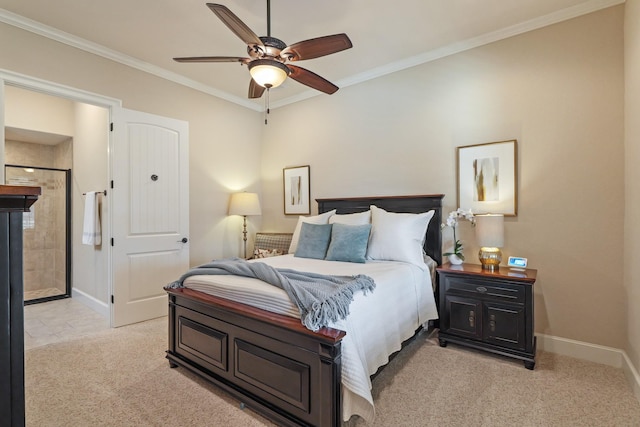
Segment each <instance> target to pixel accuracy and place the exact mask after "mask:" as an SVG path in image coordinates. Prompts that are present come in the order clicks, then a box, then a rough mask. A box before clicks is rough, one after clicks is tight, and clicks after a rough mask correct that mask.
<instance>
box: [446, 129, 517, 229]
mask: <svg viewBox="0 0 640 427" xmlns="http://www.w3.org/2000/svg"><path fill="white" fill-rule="evenodd" d="M517 149H518V141H517V140H515V139H511V140H507V141H498V142H489V143H486V144H476V145H467V146H462V147H457V148H456V152H457V163H456V175H457V187H458V188H457V190H458V194H457V203H458V208H463V209H471V210H472V211H473V213H474V214H485V213H494V214H503V215H504V216H516V215H517V214H518V185H517V183H518V168H517V164H518V158H517Z"/></svg>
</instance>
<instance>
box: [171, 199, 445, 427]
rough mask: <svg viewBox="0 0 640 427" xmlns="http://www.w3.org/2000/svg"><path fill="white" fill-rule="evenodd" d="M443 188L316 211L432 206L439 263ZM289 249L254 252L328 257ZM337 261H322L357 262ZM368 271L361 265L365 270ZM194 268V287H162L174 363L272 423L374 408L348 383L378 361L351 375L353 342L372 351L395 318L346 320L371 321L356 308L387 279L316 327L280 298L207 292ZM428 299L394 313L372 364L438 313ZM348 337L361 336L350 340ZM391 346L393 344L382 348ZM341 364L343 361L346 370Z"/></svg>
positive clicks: (333, 417) (315, 264) (327, 419)
mask: <svg viewBox="0 0 640 427" xmlns="http://www.w3.org/2000/svg"><path fill="white" fill-rule="evenodd" d="M442 197H443V196H442V195H427V196H400V197H367V198H364V197H363V198H348V199H318V200H317V202H318V212H319V214H326V213H330V212H331V211H333V210H335V213H336V214H337V215H346V214H351V213H360V212H365V211H368V210H369V209H370V206H371V205H374V206H377V207H378V208H380V209H383V210H386V211H388V212H398V213H423V212H427V211H433V212H434V213H433V217H432V218H431V220H430V221H429V227H428V229H427V232H426V238H425V239H424V245H423V247H424V252H425V253H426V254H427V255H428V256H429V257H430V258H431V259H432V260H433V261H434V263H435V264H437V265H440V264H441V261H442V253H441V237H440V223H441V219H442V215H441V200H442ZM295 258H296V257H293V256H292V255H285V256H280V257H274V258H272V259H268V260H262V259H261V260H257V261H260V262H265V261H267V262H268V263H269V264H271V265H273V266H274V267H276V268H280V267H288V266H289V265H290V264H289V262H290V261H297V262H301V264H296V265H298V266H303V267H301V268H305V269H307V268H308V270H309V271H311V270H313V269H319V272H322V273H325V272H326V271H325V270H324V269H325V268H329V267H326V266H327V265H331V263H332V262H334V261H320V260H315V259H298V260H296V259H295ZM369 264H371V266H370V267H372V268H373V272H372V273H371V275H372V277H374V276H375V275H378V276H377V277H380V280H381V282H384V280H385V279H384V277H386V276H385V275H386V273H380V271H383V270H384V269H385V268H387V266H386V264H385V265H383V263H379V264H375V262H372V263H370V262H367V263H366V264H361V267H362V268H364V267H365V266H369ZM397 264H402V263H397ZM336 266H337V269H334V270H329V271H336V272H335V273H334V274H338V273H339V274H352V272H357V271H359V270H358V268H359V267H358V266H357V265H355V264H354V263H345V262H338V263H337V264H336ZM404 267H405V268H409V267H407V266H404ZM409 269H410V271H412V272H413V273H411V274H413V275H415V276H420V274H423V273H420V272H416V270H415V269H413V266H412V267H411V268H409ZM300 271H303V270H300ZM370 271H371V270H367V274H369V273H370ZM384 271H386V270H384ZM389 277H391V276H389ZM194 278H195V279H194V282H193V283H195V284H192V285H191V286H192V287H191V288H189V287H186V288H178V289H169V288H167V289H166V290H167V293H168V295H169V349H168V351H167V358H168V359H169V363H170V366H171V367H177V366H182V367H184V368H187V369H189V370H191V371H193V372H195V373H197V374H199V375H200V376H202V377H204V378H205V379H207V380H209V381H210V382H212V383H214V384H216V385H217V386H219V387H220V388H222V389H224V390H225V391H227V392H228V393H230V394H231V395H233V396H234V397H236V398H238V399H239V400H240V402H242V405H246V406H248V407H250V408H252V409H253V410H255V411H256V412H258V413H261V414H262V415H264V416H266V417H267V418H269V419H271V420H273V421H274V422H275V423H276V424H278V425H285V426H297V425H313V426H339V425H341V424H342V422H343V419H344V418H346V419H348V417H349V416H350V415H351V414H357V415H362V413H363V412H366V411H368V410H369V409H368V407H369V406H371V409H372V405H371V402H372V401H371V402H367V401H366V400H367V399H363V398H362V397H361V395H366V393H364V392H362V391H359V392H358V391H356V392H354V391H353V390H352V389H354V388H358V387H360V388H363V387H364V388H366V386H367V384H363V380H362V379H361V377H362V375H367V377H366V380H365V381H364V382H366V381H368V376H369V375H371V374H372V373H373V372H370V371H371V370H372V369H373V368H374V367H375V368H377V366H367V368H366V369H365V370H368V371H369V372H364V373H363V372H358V373H356V375H355V378H356V380H355V383H354V380H353V379H352V378H353V374H352V373H351V371H352V370H356V371H358V370H362V369H363V368H359V367H358V365H357V364H354V363H353V359H354V358H357V356H358V352H367V353H369V352H372V351H373V350H374V349H375V348H378V344H376V343H375V341H374V340H375V339H378V335H380V336H383V337H384V336H387V335H388V334H387V332H384V331H383V332H381V333H377V332H376V331H377V330H378V329H376V328H378V327H380V328H381V329H382V328H384V327H385V326H386V325H387V324H388V323H394V322H386V323H384V324H380V325H376V324H375V322H371V325H370V326H369V328H368V329H369V330H368V332H366V333H361V332H357V330H356V329H354V328H355V326H354V327H352V326H351V323H353V324H354V325H355V324H366V323H368V322H367V321H366V320H363V318H361V317H359V316H362V315H363V314H362V313H363V312H365V311H366V310H365V309H363V308H362V307H365V306H364V304H365V303H367V304H368V303H369V301H373V300H375V299H376V298H377V299H378V300H380V299H385V300H388V299H389V298H390V294H388V293H389V291H386V292H387V294H384V292H385V291H383V290H380V289H385V288H384V287H383V286H379V287H378V288H377V289H376V291H374V292H372V293H370V296H369V297H365V296H360V295H356V296H355V297H354V302H353V303H352V313H351V314H350V316H349V318H348V319H347V321H342V322H336V323H335V324H332V325H331V326H333V327H323V328H321V329H320V330H318V331H316V332H313V331H311V330H309V329H307V328H305V327H304V326H303V325H302V324H301V322H300V319H299V318H295V317H293V316H292V315H291V313H287V312H286V307H283V309H282V310H281V311H280V312H273V311H267V310H265V309H263V308H260V305H259V304H253V303H247V304H245V303H240V302H237V301H233V299H234V298H235V297H233V296H229V295H228V294H225V293H224V292H223V293H221V294H217V295H216V294H209V293H205V292H204V291H203V290H201V289H200V288H199V287H198V276H194ZM232 280H233V279H232ZM376 280H378V279H376ZM392 280H395V279H392ZM382 284H384V283H382ZM416 289H417V288H416ZM376 292H378V294H376ZM429 292H431V289H429ZM220 295H222V296H220ZM364 298H369V300H365V299H364ZM421 298H424V299H428V300H429V301H433V299H434V298H433V294H432V293H431V295H422V296H421ZM363 301H364V302H363ZM250 304H252V305H250ZM434 307H435V305H434V304H429V305H428V307H427V308H425V309H421V310H422V311H420V310H417V312H420V314H417V315H416V320H415V321H414V322H413V323H412V322H411V321H407V322H404V321H401V320H399V321H398V322H397V323H399V324H400V323H403V324H404V323H407V325H405V326H403V328H404V330H403V331H401V332H400V333H399V334H398V335H397V336H394V337H393V339H392V340H391V341H393V342H392V343H391V344H388V345H387V346H386V347H385V346H382V347H384V348H386V349H385V350H384V352H383V353H382V354H378V355H376V357H375V360H376V362H374V364H384V363H386V361H388V358H389V356H390V355H391V353H392V352H393V351H397V350H399V349H400V346H399V344H401V341H402V340H405V339H407V338H410V337H411V336H412V335H413V334H414V333H415V332H416V329H419V327H420V325H421V324H424V323H425V322H426V321H427V320H429V319H427V318H434V317H437V313H435V315H434V310H435V308H434ZM275 311H278V310H275ZM398 315H399V316H400V314H398ZM350 322H351V323H350ZM414 326H415V328H414ZM409 327H411V329H410V330H408V328H409ZM365 329H366V328H365ZM381 329H380V330H381ZM350 330H351V332H349V335H347V331H350ZM394 335H395V334H394ZM353 341H357V342H358V344H360V345H354V344H353ZM390 348H392V349H393V351H390V350H388V349H390ZM360 356H362V355H360ZM368 357H369V356H368V355H367V358H368ZM343 370H345V371H346V375H344V378H343V373H344V372H343ZM374 371H375V369H374ZM358 378H360V379H358ZM369 387H370V382H369ZM358 393H360V394H358ZM365 397H366V396H365ZM354 408H355V409H354ZM369 415H370V412H369ZM365 418H366V416H365Z"/></svg>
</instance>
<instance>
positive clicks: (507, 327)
mask: <svg viewBox="0 0 640 427" xmlns="http://www.w3.org/2000/svg"><path fill="white" fill-rule="evenodd" d="M483 314H484V322H483V334H482V339H483V341H486V342H489V343H493V344H496V345H500V346H504V347H509V348H514V349H519V350H526V343H525V337H526V331H525V313H524V305H517V304H499V303H495V302H491V301H488V302H486V303H485V304H484V310H483Z"/></svg>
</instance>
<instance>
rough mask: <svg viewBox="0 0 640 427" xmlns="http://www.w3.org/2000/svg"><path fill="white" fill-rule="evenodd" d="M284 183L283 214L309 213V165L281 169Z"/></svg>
mask: <svg viewBox="0 0 640 427" xmlns="http://www.w3.org/2000/svg"><path fill="white" fill-rule="evenodd" d="M282 180H283V184H284V214H285V215H309V214H310V213H311V203H310V200H309V198H310V193H311V183H310V182H309V166H296V167H291V168H284V169H283V170H282Z"/></svg>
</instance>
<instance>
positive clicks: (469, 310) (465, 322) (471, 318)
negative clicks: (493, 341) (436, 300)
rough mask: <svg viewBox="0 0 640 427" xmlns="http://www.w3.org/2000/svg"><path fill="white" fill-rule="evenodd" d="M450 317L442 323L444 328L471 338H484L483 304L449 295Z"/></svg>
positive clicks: (448, 308) (447, 300)
mask: <svg viewBox="0 0 640 427" xmlns="http://www.w3.org/2000/svg"><path fill="white" fill-rule="evenodd" d="M445 304H446V306H447V308H446V311H447V313H448V315H447V316H446V317H444V318H443V319H442V320H441V321H442V322H443V325H442V328H443V329H446V330H448V331H449V332H451V333H455V334H458V335H460V336H465V337H469V338H478V339H480V338H482V304H481V303H480V301H477V300H473V299H470V298H464V297H458V296H454V295H447V296H446V298H445Z"/></svg>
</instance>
